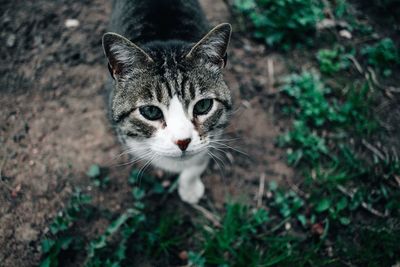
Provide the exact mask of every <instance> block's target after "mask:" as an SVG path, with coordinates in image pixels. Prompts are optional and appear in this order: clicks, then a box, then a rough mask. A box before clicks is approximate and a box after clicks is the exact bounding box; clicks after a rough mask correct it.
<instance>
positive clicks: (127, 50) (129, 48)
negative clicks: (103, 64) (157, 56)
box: [103, 32, 153, 78]
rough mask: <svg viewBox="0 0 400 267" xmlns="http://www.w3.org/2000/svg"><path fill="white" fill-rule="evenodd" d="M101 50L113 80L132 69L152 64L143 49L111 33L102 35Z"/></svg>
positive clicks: (151, 60)
mask: <svg viewBox="0 0 400 267" xmlns="http://www.w3.org/2000/svg"><path fill="white" fill-rule="evenodd" d="M103 50H104V54H105V55H106V57H107V59H108V67H109V70H110V73H111V75H112V77H113V78H115V77H118V76H121V75H123V74H124V73H126V72H127V71H129V70H131V69H132V68H135V67H140V66H143V64H146V63H151V62H153V59H152V58H151V57H150V56H149V55H148V54H147V53H146V52H145V51H144V50H143V49H141V48H140V47H138V46H137V45H135V44H134V43H132V42H131V41H129V40H128V39H126V38H125V37H123V36H121V35H119V34H116V33H113V32H108V33H105V34H104V35H103Z"/></svg>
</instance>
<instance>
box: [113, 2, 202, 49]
mask: <svg viewBox="0 0 400 267" xmlns="http://www.w3.org/2000/svg"><path fill="white" fill-rule="evenodd" d="M207 28H208V24H207V21H206V19H205V16H204V13H203V12H202V10H201V7H200V5H199V3H198V1H197V0H146V1H143V0H118V1H114V3H113V13H112V16H111V25H110V30H111V31H114V32H116V33H119V34H121V35H123V36H125V37H127V38H128V39H130V40H131V41H133V42H134V43H136V44H139V45H140V44H146V43H148V42H152V41H167V40H181V41H186V42H195V41H198V40H199V39H200V38H201V36H203V35H204V34H205V32H206V30H207Z"/></svg>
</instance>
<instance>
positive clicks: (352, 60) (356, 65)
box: [347, 56, 364, 74]
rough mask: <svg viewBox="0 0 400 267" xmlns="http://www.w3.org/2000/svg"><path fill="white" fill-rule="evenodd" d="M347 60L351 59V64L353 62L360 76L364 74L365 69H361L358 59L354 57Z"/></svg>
mask: <svg viewBox="0 0 400 267" xmlns="http://www.w3.org/2000/svg"><path fill="white" fill-rule="evenodd" d="M347 58H348V59H350V60H351V62H353V64H354V66H355V67H356V69H357V70H358V72H359V73H360V74H364V70H363V68H362V67H361V65H360V63H358V61H357V59H356V58H355V57H353V56H347Z"/></svg>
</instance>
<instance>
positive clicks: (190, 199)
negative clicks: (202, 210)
mask: <svg viewBox="0 0 400 267" xmlns="http://www.w3.org/2000/svg"><path fill="white" fill-rule="evenodd" d="M207 165H208V159H207V160H206V161H205V162H204V163H202V164H199V165H194V166H191V167H188V168H186V169H185V170H183V171H182V172H181V174H180V175H179V178H178V179H179V180H178V193H179V196H180V197H181V199H182V200H183V201H185V202H187V203H189V204H196V203H198V202H199V200H200V199H201V197H202V196H203V195H204V184H203V182H202V181H201V179H200V175H201V174H202V173H203V172H204V170H205V169H206V167H207Z"/></svg>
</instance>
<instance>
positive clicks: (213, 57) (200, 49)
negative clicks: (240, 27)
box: [186, 23, 232, 68]
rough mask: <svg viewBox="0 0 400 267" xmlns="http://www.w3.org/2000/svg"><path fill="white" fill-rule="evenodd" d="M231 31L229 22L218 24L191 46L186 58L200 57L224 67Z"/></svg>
mask: <svg viewBox="0 0 400 267" xmlns="http://www.w3.org/2000/svg"><path fill="white" fill-rule="evenodd" d="M231 33H232V26H231V25H230V24H229V23H222V24H219V25H218V26H216V27H215V28H214V29H212V30H211V31H210V32H209V33H207V34H206V35H205V36H204V37H203V38H202V39H201V40H200V41H199V42H198V43H196V44H195V45H194V46H193V48H192V49H191V50H190V52H189V53H188V54H187V55H186V58H193V57H201V58H204V59H206V60H209V61H210V62H211V63H214V64H216V65H217V66H218V67H220V68H223V67H225V65H226V60H227V54H226V50H227V48H228V44H229V40H230V39H231Z"/></svg>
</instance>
